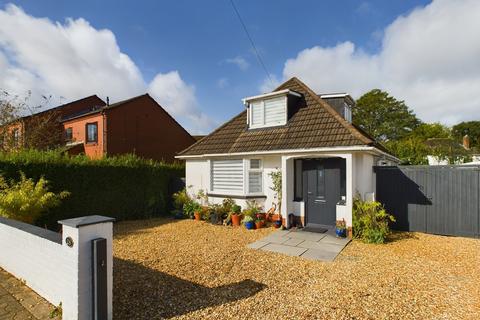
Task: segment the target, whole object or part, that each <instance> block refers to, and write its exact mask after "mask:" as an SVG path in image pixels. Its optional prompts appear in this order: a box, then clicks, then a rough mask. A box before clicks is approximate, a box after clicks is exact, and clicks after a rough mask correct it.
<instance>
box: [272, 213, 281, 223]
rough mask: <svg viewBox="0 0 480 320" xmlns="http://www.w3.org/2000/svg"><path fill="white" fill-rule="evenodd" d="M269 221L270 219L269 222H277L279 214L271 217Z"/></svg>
mask: <svg viewBox="0 0 480 320" xmlns="http://www.w3.org/2000/svg"><path fill="white" fill-rule="evenodd" d="M271 219H272V220H271V221H273V222H275V221H277V220H280V215H279V214H274V215H272V216H271Z"/></svg>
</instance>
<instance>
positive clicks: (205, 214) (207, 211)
mask: <svg viewBox="0 0 480 320" xmlns="http://www.w3.org/2000/svg"><path fill="white" fill-rule="evenodd" d="M200 212H201V216H202V220H205V221H210V218H211V216H212V213H213V210H212V208H211V207H209V206H203V207H201V209H200Z"/></svg>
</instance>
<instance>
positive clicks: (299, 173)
mask: <svg viewBox="0 0 480 320" xmlns="http://www.w3.org/2000/svg"><path fill="white" fill-rule="evenodd" d="M302 164H303V160H301V159H298V160H295V162H294V167H295V168H294V170H295V174H294V180H295V190H294V199H295V200H296V201H300V200H302V199H303V165H302Z"/></svg>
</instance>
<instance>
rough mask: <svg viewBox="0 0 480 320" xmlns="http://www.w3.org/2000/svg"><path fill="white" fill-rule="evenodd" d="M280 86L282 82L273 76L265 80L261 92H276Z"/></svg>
mask: <svg viewBox="0 0 480 320" xmlns="http://www.w3.org/2000/svg"><path fill="white" fill-rule="evenodd" d="M279 85H280V80H278V78H277V77H276V76H275V75H273V74H271V75H270V77H267V78H265V79H264V80H263V82H262V84H261V85H260V92H261V93H267V92H271V91H273V90H275V88H277V87H278V86H279Z"/></svg>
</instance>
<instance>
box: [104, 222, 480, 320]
mask: <svg viewBox="0 0 480 320" xmlns="http://www.w3.org/2000/svg"><path fill="white" fill-rule="evenodd" d="M271 232H273V229H262V230H256V231H247V230H245V229H244V228H231V227H223V226H213V225H210V224H207V223H204V222H195V221H193V220H170V219H151V220H141V221H130V222H120V223H117V224H116V225H115V236H114V256H115V257H114V296H113V300H114V301H113V302H114V319H162V318H178V319H317V318H320V319H321V318H335V319H387V318H388V319H479V318H480V240H478V239H467V238H454V237H442V236H434V235H425V234H412V233H397V234H395V236H394V239H393V241H391V242H390V243H388V244H386V245H367V244H363V243H360V242H358V241H353V242H351V243H350V244H349V245H348V246H347V247H346V248H345V249H344V250H343V251H342V253H341V254H340V255H339V256H338V257H337V259H336V260H335V261H334V262H331V263H324V262H317V261H310V260H306V259H302V258H299V257H289V256H284V255H280V254H276V253H270V252H264V251H258V250H252V249H248V248H247V247H246V245H247V244H248V243H251V242H254V241H256V240H259V239H260V238H262V237H264V236H266V235H267V234H269V233H271Z"/></svg>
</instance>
